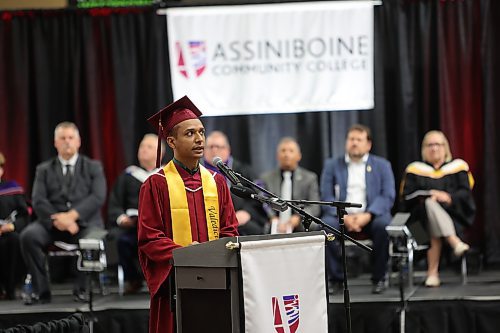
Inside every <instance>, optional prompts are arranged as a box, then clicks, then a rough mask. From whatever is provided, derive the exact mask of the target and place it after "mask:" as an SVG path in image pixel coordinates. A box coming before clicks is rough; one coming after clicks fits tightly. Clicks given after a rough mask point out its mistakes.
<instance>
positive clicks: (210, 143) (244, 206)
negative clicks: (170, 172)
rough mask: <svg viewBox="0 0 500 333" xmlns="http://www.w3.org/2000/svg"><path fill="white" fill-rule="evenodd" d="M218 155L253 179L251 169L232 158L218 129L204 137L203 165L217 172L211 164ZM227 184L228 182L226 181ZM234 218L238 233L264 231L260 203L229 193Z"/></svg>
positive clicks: (258, 233) (223, 135) (259, 233)
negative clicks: (234, 213)
mask: <svg viewBox="0 0 500 333" xmlns="http://www.w3.org/2000/svg"><path fill="white" fill-rule="evenodd" d="M216 156H218V157H220V158H221V159H222V160H223V161H224V163H226V164H227V165H228V166H229V167H230V168H232V169H233V170H234V171H236V172H238V173H240V174H241V175H243V176H244V177H245V178H248V179H250V180H253V179H255V177H254V173H253V171H252V169H251V168H250V167H249V166H248V165H246V164H244V163H242V162H240V161H238V160H236V159H235V158H233V156H232V155H231V146H230V145H229V139H228V138H227V136H226V135H225V134H224V133H223V132H220V131H213V132H211V133H210V135H209V136H208V137H207V139H206V145H205V151H204V153H203V161H202V163H203V165H204V166H205V167H206V168H207V169H210V170H214V171H216V172H218V169H217V168H216V167H215V166H213V165H212V161H213V159H214V157H216ZM228 185H230V182H229V181H228ZM231 199H232V200H233V205H234V210H235V212H236V218H237V220H238V233H239V234H240V235H241V236H245V235H261V234H263V233H264V228H265V226H266V222H267V218H266V214H265V212H264V210H263V209H262V205H261V204H260V203H258V202H256V201H253V200H250V199H243V198H240V197H238V196H236V195H234V194H231Z"/></svg>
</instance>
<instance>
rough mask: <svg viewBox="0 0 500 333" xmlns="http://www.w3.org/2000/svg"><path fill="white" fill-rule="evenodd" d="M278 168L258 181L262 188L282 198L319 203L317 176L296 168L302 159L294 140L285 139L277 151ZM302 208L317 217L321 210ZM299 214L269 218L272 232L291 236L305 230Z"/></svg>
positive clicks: (314, 206)
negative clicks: (260, 181) (263, 186)
mask: <svg viewBox="0 0 500 333" xmlns="http://www.w3.org/2000/svg"><path fill="white" fill-rule="evenodd" d="M276 159H277V161H278V165H279V168H277V169H274V170H272V171H269V172H267V173H264V174H263V175H262V176H261V177H260V179H261V180H262V181H263V182H264V184H265V188H266V189H267V190H269V191H271V192H272V193H274V194H276V195H278V196H279V197H280V198H282V199H294V200H315V201H316V200H319V198H320V195H319V186H318V176H316V174H315V173H314V172H312V171H309V170H306V169H304V168H302V167H300V166H299V162H300V160H301V159H302V154H301V152H300V146H299V144H298V143H297V141H296V140H295V139H294V138H291V137H284V138H282V139H281V140H280V142H279V144H278V148H277V149H276ZM304 209H305V210H306V211H307V212H309V213H310V214H312V215H314V216H316V217H317V216H319V214H320V212H321V209H320V207H319V206H317V205H308V206H305V207H304ZM300 222H301V218H300V215H298V214H296V213H294V212H292V211H291V209H288V210H287V211H285V212H281V213H280V214H273V215H272V216H270V229H271V233H290V232H293V231H304V228H303V226H302V224H301V223H300Z"/></svg>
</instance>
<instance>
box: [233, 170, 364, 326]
mask: <svg viewBox="0 0 500 333" xmlns="http://www.w3.org/2000/svg"><path fill="white" fill-rule="evenodd" d="M235 174H236V176H238V178H240V179H241V180H242V181H243V182H245V183H246V184H248V185H250V186H252V187H255V188H256V189H258V190H260V191H262V192H264V193H266V194H267V195H269V196H271V197H273V198H278V199H280V198H279V197H278V196H277V195H276V194H274V193H271V192H270V191H268V190H266V189H264V188H263V187H261V186H259V185H257V184H255V183H254V182H252V181H251V180H249V179H247V178H245V177H244V176H242V175H241V174H239V173H237V172H235ZM280 200H281V199H280ZM282 201H284V202H286V204H287V205H288V207H290V208H291V209H292V210H294V211H296V212H297V213H299V214H300V215H301V216H302V217H303V224H304V227H305V229H306V230H308V229H309V226H310V224H311V221H314V222H316V223H317V224H319V225H321V226H322V227H323V228H324V229H327V230H329V231H331V232H333V233H334V234H335V235H336V236H338V237H339V238H340V245H341V248H342V268H343V270H344V283H343V284H344V309H345V315H346V328H347V332H348V333H351V332H352V326H351V299H350V296H349V286H348V283H347V261H346V252H345V240H346V239H347V240H349V241H351V242H353V243H354V244H356V245H357V246H359V247H360V248H362V249H363V250H366V251H369V252H371V251H372V249H371V248H370V247H369V246H366V245H365V244H362V243H360V242H358V241H357V240H355V239H353V238H351V237H350V236H348V235H346V234H345V225H344V215H346V214H347V212H346V208H349V207H361V205H360V204H357V203H350V202H343V201H332V202H329V201H308V200H282ZM296 204H301V205H302V204H316V205H328V206H333V207H336V208H337V217H338V220H339V225H340V231H338V230H337V229H335V228H334V227H332V226H330V225H328V224H326V223H325V222H323V221H322V220H321V219H319V218H317V217H315V216H313V215H311V214H309V213H308V212H306V211H305V210H304V209H302V208H300V207H298V206H297V205H296Z"/></svg>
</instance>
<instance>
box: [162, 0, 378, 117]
mask: <svg viewBox="0 0 500 333" xmlns="http://www.w3.org/2000/svg"><path fill="white" fill-rule="evenodd" d="M166 12H167V32H168V44H169V45H168V49H169V59H170V74H171V78H172V89H173V93H174V99H178V98H180V97H182V96H184V95H188V96H189V98H191V99H192V100H193V102H194V103H195V104H196V105H197V106H198V107H199V108H200V109H201V110H202V111H203V114H204V115H205V116H219V115H236V114H265V113H288V112H306V111H332V110H365V109H372V108H373V107H374V93H373V92H374V83H373V50H374V47H373V43H374V42H373V2H372V1H320V2H304V3H284V4H259V5H240V6H210V7H189V8H168V9H167V11H166Z"/></svg>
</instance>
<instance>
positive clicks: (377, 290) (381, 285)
mask: <svg viewBox="0 0 500 333" xmlns="http://www.w3.org/2000/svg"><path fill="white" fill-rule="evenodd" d="M384 291H385V281H378V282H376V283H373V285H372V294H382V293H383V292H384Z"/></svg>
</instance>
